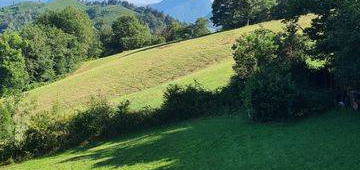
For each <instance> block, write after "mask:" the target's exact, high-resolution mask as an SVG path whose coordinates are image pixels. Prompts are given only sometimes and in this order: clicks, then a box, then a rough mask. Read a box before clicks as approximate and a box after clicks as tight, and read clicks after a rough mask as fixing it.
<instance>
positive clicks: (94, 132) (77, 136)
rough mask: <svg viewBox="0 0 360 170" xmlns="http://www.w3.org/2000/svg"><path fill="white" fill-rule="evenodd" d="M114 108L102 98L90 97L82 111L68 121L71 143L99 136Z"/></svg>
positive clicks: (113, 112)
mask: <svg viewBox="0 0 360 170" xmlns="http://www.w3.org/2000/svg"><path fill="white" fill-rule="evenodd" d="M114 114H115V110H114V109H113V108H112V107H111V106H110V105H109V103H108V102H107V101H106V100H104V99H95V98H92V99H91V101H90V104H89V106H88V108H87V110H85V111H84V112H78V113H77V115H76V116H75V117H74V118H73V119H72V120H71V121H70V122H69V138H70V141H71V143H73V144H78V143H80V142H82V141H85V140H88V139H90V138H91V137H94V136H100V135H101V134H102V133H103V132H104V130H105V126H106V125H107V124H108V123H109V122H110V119H111V116H112V115H114Z"/></svg>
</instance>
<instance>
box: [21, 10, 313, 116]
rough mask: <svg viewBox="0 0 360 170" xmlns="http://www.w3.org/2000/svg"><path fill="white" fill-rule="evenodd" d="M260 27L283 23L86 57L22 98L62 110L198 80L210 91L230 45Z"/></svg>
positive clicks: (138, 99)
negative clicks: (93, 100)
mask: <svg viewBox="0 0 360 170" xmlns="http://www.w3.org/2000/svg"><path fill="white" fill-rule="evenodd" d="M311 18H312V17H311V16H306V17H303V18H302V19H301V21H300V24H301V25H302V26H308V25H309V23H310V20H311ZM260 27H262V28H266V29H271V30H273V31H280V30H282V28H283V24H281V21H270V22H265V23H262V24H257V25H252V26H247V27H243V28H240V29H236V30H231V31H226V32H220V33H216V34H212V35H209V36H205V37H202V38H197V39H192V40H187V41H181V42H177V43H170V44H163V45H158V46H154V47H147V48H143V49H138V50H133V51H127V52H123V53H120V54H117V55H114V56H110V57H107V58H103V59H98V60H94V61H90V62H87V63H84V64H83V65H82V66H81V67H80V68H79V69H78V70H77V71H76V72H74V73H73V74H71V75H69V76H68V77H66V78H64V79H62V80H60V81H57V82H54V83H52V84H49V85H46V86H43V87H40V88H37V89H34V90H32V91H29V92H27V94H26V100H27V101H30V100H36V101H37V103H38V105H39V106H38V108H39V109H41V110H44V109H49V108H51V106H52V105H53V103H57V104H60V105H61V106H63V107H64V108H67V109H71V108H78V107H79V106H81V105H82V104H84V103H86V102H87V101H88V100H89V98H90V97H91V96H104V97H106V98H108V99H109V100H111V101H115V102H119V101H121V100H122V99H125V97H124V96H128V97H129V99H131V100H133V101H134V106H133V107H138V106H140V105H141V106H145V105H148V104H149V105H155V106H156V105H158V104H159V103H161V98H158V97H159V96H161V94H162V91H163V90H164V88H165V87H166V84H171V83H180V84H181V83H182V84H184V83H188V82H191V81H193V79H199V81H200V82H201V83H203V84H204V85H205V86H208V85H206V84H208V83H207V81H210V82H212V84H211V85H210V84H209V87H211V88H212V89H214V88H217V87H221V86H223V85H225V84H226V82H227V80H226V79H228V78H229V77H230V76H231V74H232V72H231V62H232V58H231V56H232V51H231V46H232V45H233V43H234V42H235V40H236V39H237V38H238V37H239V36H241V35H243V34H246V33H248V32H250V31H253V30H255V29H256V28H260ZM188 75H190V76H189V77H187V76H188ZM217 78H219V79H217ZM201 80H202V81H201ZM210 82H209V83H210ZM151 95H155V96H154V97H152V96H151ZM149 98H152V100H151V101H149ZM154 98H155V100H153V99H154Z"/></svg>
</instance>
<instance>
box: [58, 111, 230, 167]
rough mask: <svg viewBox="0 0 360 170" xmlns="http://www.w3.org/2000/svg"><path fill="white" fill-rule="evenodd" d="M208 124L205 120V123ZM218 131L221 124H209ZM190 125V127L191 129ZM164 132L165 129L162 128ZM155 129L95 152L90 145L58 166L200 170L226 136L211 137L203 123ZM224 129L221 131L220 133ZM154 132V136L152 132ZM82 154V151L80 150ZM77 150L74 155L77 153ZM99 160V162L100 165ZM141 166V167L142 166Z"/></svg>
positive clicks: (215, 135) (195, 121) (213, 135)
mask: <svg viewBox="0 0 360 170" xmlns="http://www.w3.org/2000/svg"><path fill="white" fill-rule="evenodd" d="M205 122H207V118H206V119H205ZM212 123H214V124H215V125H214V127H216V128H217V129H219V126H218V125H219V123H220V122H212ZM190 124H191V125H190ZM163 128H164V127H163ZM163 128H159V129H158V128H157V129H153V130H151V132H152V133H150V134H149V133H148V132H149V131H147V133H146V132H142V133H140V134H139V133H138V134H136V135H131V136H128V137H126V138H122V139H118V140H113V141H112V142H110V143H106V144H105V145H106V147H104V148H101V149H97V148H96V146H99V145H92V146H91V147H89V148H87V149H93V150H94V151H91V150H88V153H87V154H84V155H80V156H74V157H71V158H69V159H66V160H63V161H61V162H58V163H59V164H66V163H69V162H76V161H90V162H91V161H95V162H96V163H95V164H93V166H92V168H103V167H110V168H122V167H130V168H134V169H138V168H140V169H173V168H180V169H182V168H189V167H199V166H200V165H197V164H198V161H199V159H200V160H202V161H200V162H202V163H203V162H204V161H206V156H208V155H209V154H211V153H212V149H215V148H217V147H219V146H220V145H222V143H221V141H222V140H223V139H224V137H225V135H227V133H223V134H213V133H212V131H211V130H210V129H209V128H208V125H207V124H206V123H204V121H198V120H193V121H190V123H189V122H188V123H180V125H179V124H178V125H176V126H175V127H174V126H172V127H168V128H166V129H165V130H164V129H163ZM222 128H226V125H225V126H224V127H220V129H222ZM154 131H155V132H154ZM81 150H82V149H81ZM77 151H79V150H76V151H74V154H75V152H77ZM99 160H100V161H99ZM143 165H144V166H143Z"/></svg>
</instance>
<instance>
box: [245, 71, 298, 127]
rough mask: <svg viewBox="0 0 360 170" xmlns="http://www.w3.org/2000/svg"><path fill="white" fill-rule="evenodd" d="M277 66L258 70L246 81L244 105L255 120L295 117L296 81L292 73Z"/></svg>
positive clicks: (265, 120) (264, 120)
mask: <svg viewBox="0 0 360 170" xmlns="http://www.w3.org/2000/svg"><path fill="white" fill-rule="evenodd" d="M268 66H269V65H268ZM276 67H277V66H272V67H268V68H266V69H264V70H261V72H256V73H254V74H253V75H252V76H251V77H250V79H249V80H247V81H246V87H245V90H244V94H243V96H244V106H245V108H246V109H247V112H248V114H249V117H250V119H252V120H254V121H259V122H267V121H274V120H288V119H291V118H294V117H295V113H294V107H293V106H294V103H295V97H296V94H297V91H296V88H295V83H294V82H293V81H292V80H291V74H289V73H286V72H284V71H283V70H277V69H278V68H276Z"/></svg>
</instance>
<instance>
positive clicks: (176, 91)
mask: <svg viewBox="0 0 360 170" xmlns="http://www.w3.org/2000/svg"><path fill="white" fill-rule="evenodd" d="M164 98H165V101H164V103H163V105H162V107H161V109H162V110H161V113H160V114H161V119H162V121H165V122H171V121H179V120H186V119H189V118H195V117H199V116H201V115H206V114H209V111H210V110H211V108H212V107H213V105H212V103H211V101H214V99H213V95H212V93H211V92H209V91H206V90H205V89H204V88H202V87H201V86H200V85H199V84H195V85H189V86H186V87H185V88H182V87H180V86H178V85H171V86H169V87H168V89H167V90H166V92H165V94H164Z"/></svg>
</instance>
